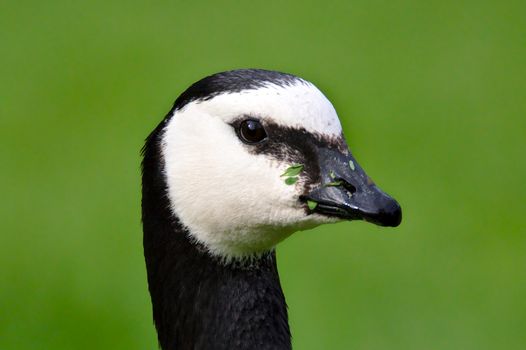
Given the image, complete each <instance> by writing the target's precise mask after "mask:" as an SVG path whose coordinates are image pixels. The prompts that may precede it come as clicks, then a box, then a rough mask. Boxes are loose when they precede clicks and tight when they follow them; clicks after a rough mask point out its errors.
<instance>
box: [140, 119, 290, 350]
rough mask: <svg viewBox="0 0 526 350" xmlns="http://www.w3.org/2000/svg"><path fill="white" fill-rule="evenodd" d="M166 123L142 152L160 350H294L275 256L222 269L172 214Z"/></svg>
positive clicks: (145, 222)
mask: <svg viewBox="0 0 526 350" xmlns="http://www.w3.org/2000/svg"><path fill="white" fill-rule="evenodd" d="M161 128H162V123H161V125H160V126H159V127H158V128H157V129H156V130H155V131H154V132H153V133H152V134H151V135H150V137H149V138H148V140H147V143H146V146H145V148H144V150H143V152H144V159H143V180H142V181H143V182H142V220H143V230H144V255H145V259H146V268H147V273H148V286H149V290H150V295H151V298H152V306H153V318H154V322H155V326H156V329H157V334H158V339H159V343H160V346H161V348H162V349H163V350H174V349H177V350H185V349H195V350H197V349H218V350H220V349H278V350H280V349H290V348H291V343H290V331H289V326H288V321H287V309H286V304H285V298H284V296H283V292H282V289H281V285H280V282H279V276H278V271H277V267H276V258H275V254H274V252H271V253H268V254H267V255H265V256H263V257H261V258H259V259H257V260H253V261H252V262H251V263H250V264H241V263H229V264H224V263H222V262H220V261H219V260H218V259H216V258H213V257H212V256H210V255H209V254H208V253H206V251H205V250H204V249H202V248H201V247H200V246H199V245H197V244H195V243H194V242H192V241H191V240H190V239H189V237H188V234H187V232H185V230H184V228H183V227H182V225H181V224H180V223H179V222H178V219H177V218H176V217H175V216H174V215H173V214H172V212H171V210H170V209H169V201H168V198H167V197H166V180H165V178H164V175H163V172H162V168H163V161H162V157H161V150H160V142H159V140H160V135H161V134H162V132H161Z"/></svg>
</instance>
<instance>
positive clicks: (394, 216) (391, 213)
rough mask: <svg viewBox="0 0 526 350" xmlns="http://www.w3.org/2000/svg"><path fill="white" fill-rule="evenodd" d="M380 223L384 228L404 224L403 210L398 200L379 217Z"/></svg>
mask: <svg viewBox="0 0 526 350" xmlns="http://www.w3.org/2000/svg"><path fill="white" fill-rule="evenodd" d="M379 219H380V220H379V223H380V225H382V226H389V227H397V226H399V225H400V223H401V222H402V208H401V207H400V204H398V202H397V201H396V200H393V201H392V202H391V203H390V205H389V206H388V207H387V208H386V209H385V210H384V211H382V213H381V214H380V215H379Z"/></svg>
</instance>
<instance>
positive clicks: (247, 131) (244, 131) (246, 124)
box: [238, 119, 267, 143]
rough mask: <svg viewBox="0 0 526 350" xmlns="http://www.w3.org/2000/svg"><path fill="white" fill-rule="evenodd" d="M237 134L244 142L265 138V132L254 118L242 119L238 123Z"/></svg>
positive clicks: (258, 140)
mask: <svg viewBox="0 0 526 350" xmlns="http://www.w3.org/2000/svg"><path fill="white" fill-rule="evenodd" d="M238 135H239V138H240V139H241V141H243V142H245V143H258V142H261V141H263V140H265V139H266V138H267V132H266V131H265V128H264V127H263V125H261V123H260V122H259V121H257V120H254V119H247V120H243V121H242V122H241V123H240V124H239V128H238Z"/></svg>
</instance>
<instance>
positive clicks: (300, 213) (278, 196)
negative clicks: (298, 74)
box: [162, 82, 341, 259]
mask: <svg viewBox="0 0 526 350" xmlns="http://www.w3.org/2000/svg"><path fill="white" fill-rule="evenodd" d="M242 116H251V117H259V118H262V119H264V118H271V119H272V120H273V121H274V122H277V123H279V124H281V125H283V126H292V127H303V128H305V129H307V130H308V131H311V132H317V133H323V134H326V135H331V136H334V135H336V136H338V135H340V134H341V125H340V122H339V120H338V116H337V115H336V112H335V110H334V108H333V107H332V105H331V103H330V102H329V101H328V100H327V98H326V97H325V96H324V95H323V94H322V93H321V92H320V91H319V90H318V89H317V88H316V87H314V86H313V85H312V84H309V83H301V82H300V83H298V84H296V85H293V86H286V87H279V86H276V85H272V84H269V85H267V86H266V87H264V88H260V89H256V90H246V91H242V92H238V93H227V94H222V95H219V96H216V97H214V98H212V99H210V100H207V101H194V102H191V103H189V104H187V105H186V106H185V107H184V108H183V109H181V110H178V111H176V112H175V114H174V115H173V117H172V118H171V119H170V121H169V123H168V125H167V126H166V127H165V130H164V131H165V133H164V136H163V140H162V151H163V157H164V163H165V169H164V171H165V175H166V179H167V184H168V197H169V199H170V203H171V209H172V211H173V213H174V214H175V215H176V216H177V217H178V218H179V219H180V221H181V223H182V224H183V225H184V226H185V227H186V228H187V229H188V231H189V233H190V234H191V235H192V237H193V238H194V239H196V240H197V241H199V242H200V243H202V244H203V245H204V246H205V247H207V249H208V250H209V251H210V252H211V253H212V254H215V255H218V256H221V257H223V258H226V259H230V258H234V257H244V256H250V255H253V254H258V253H262V252H265V251H269V250H271V249H273V247H274V246H275V245H276V244H277V243H278V242H280V241H281V240H283V239H285V238H286V237H287V236H289V235H290V234H291V233H293V232H295V231H297V230H301V229H306V228H311V227H314V226H317V225H319V224H321V223H327V222H332V221H335V220H334V219H329V218H327V217H325V216H321V215H317V214H314V215H307V214H306V211H305V204H302V203H300V202H299V201H298V197H299V195H300V194H301V193H302V189H303V185H304V182H303V181H302V179H301V177H300V180H299V181H298V182H297V183H296V184H295V185H292V186H290V185H286V184H285V182H284V178H283V177H281V174H283V172H284V171H285V169H286V168H287V167H288V166H290V165H291V164H286V163H283V162H280V161H278V160H276V159H273V158H272V157H271V156H269V155H264V154H257V155H255V154H252V153H250V152H249V148H250V145H246V144H243V143H242V142H241V141H240V140H239V138H238V137H237V135H236V132H235V131H234V129H233V127H232V126H231V125H229V124H228V123H229V122H231V121H233V120H234V119H237V118H239V117H242Z"/></svg>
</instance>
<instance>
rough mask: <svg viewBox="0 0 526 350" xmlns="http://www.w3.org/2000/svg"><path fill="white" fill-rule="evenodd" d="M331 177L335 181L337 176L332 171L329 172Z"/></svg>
mask: <svg viewBox="0 0 526 350" xmlns="http://www.w3.org/2000/svg"><path fill="white" fill-rule="evenodd" d="M329 176H330V177H331V179H334V178H335V177H336V175H335V174H334V171H332V170H331V171H330V172H329Z"/></svg>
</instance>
